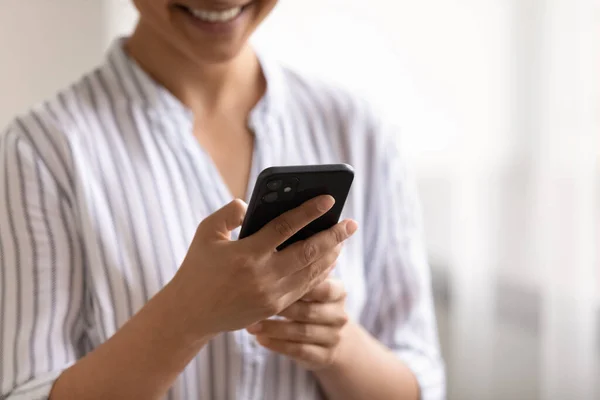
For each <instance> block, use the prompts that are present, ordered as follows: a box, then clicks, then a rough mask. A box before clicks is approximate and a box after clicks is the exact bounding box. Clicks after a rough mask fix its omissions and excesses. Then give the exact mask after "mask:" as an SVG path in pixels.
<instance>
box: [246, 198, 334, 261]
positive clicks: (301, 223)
mask: <svg viewBox="0 0 600 400" xmlns="http://www.w3.org/2000/svg"><path fill="white" fill-rule="evenodd" d="M334 203H335V200H334V198H333V197H331V196H319V197H316V198H314V199H311V200H309V201H307V202H306V203H304V204H302V205H301V206H300V207H297V208H295V209H293V210H290V211H288V212H286V213H284V214H282V215H280V216H279V217H277V218H275V219H274V220H273V221H271V222H269V223H268V224H267V225H266V226H264V227H263V228H262V229H261V230H260V231H258V232H256V233H255V234H254V235H252V236H251V237H250V238H248V239H249V240H252V241H253V242H254V245H255V246H256V247H258V248H262V249H265V250H267V249H268V250H275V249H276V248H277V247H278V246H279V245H280V244H282V243H283V242H285V241H286V240H288V239H289V238H291V237H292V236H294V235H295V234H296V233H297V232H298V231H299V230H300V229H302V228H304V227H305V226H306V225H308V224H309V223H311V222H312V221H314V220H315V219H317V218H319V217H320V216H322V215H323V214H325V213H326V212H327V211H329V210H330V209H331V207H333V204H334Z"/></svg>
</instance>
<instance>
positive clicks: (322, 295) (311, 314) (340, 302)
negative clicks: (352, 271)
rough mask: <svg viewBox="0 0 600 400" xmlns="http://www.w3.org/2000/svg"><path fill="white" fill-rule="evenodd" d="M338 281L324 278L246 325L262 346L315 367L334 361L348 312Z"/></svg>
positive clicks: (312, 367) (344, 294) (308, 367)
mask: <svg viewBox="0 0 600 400" xmlns="http://www.w3.org/2000/svg"><path fill="white" fill-rule="evenodd" d="M345 300H346V290H345V289H344V285H343V284H342V282H340V281H338V280H333V279H328V280H326V281H324V282H323V283H321V284H320V285H318V286H317V287H315V289H313V290H312V291H311V292H309V293H308V294H306V296H304V297H303V298H302V299H301V300H299V301H297V302H296V303H294V304H292V305H291V306H290V307H288V308H287V309H285V310H284V311H283V312H281V313H280V314H279V315H280V316H282V317H285V318H286V319H285V320H266V321H262V322H259V323H257V324H254V325H252V326H250V327H248V328H247V330H248V332H250V333H251V334H253V335H256V339H257V341H258V342H259V343H260V344H261V345H262V346H264V347H266V348H268V349H270V350H272V351H274V352H277V353H280V354H283V355H286V356H288V357H290V358H292V359H294V360H295V361H296V362H298V363H299V364H300V365H301V366H303V367H304V368H306V369H308V370H310V371H317V370H320V369H324V368H326V367H328V366H330V365H332V364H333V363H334V362H335V361H336V357H337V355H338V353H339V348H340V344H341V343H342V341H343V340H344V333H345V329H344V328H345V326H346V324H347V322H348V315H347V314H346V311H345V309H344V305H345Z"/></svg>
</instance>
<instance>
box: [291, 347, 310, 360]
mask: <svg viewBox="0 0 600 400" xmlns="http://www.w3.org/2000/svg"><path fill="white" fill-rule="evenodd" d="M290 350H291V351H290V353H291V354H292V355H293V356H294V357H297V358H305V357H306V356H307V355H308V349H307V347H306V345H304V344H297V345H295V346H291V349H290Z"/></svg>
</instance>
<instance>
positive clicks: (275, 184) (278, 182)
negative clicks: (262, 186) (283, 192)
mask: <svg viewBox="0 0 600 400" xmlns="http://www.w3.org/2000/svg"><path fill="white" fill-rule="evenodd" d="M281 185H283V181H281V180H276V181H271V182H269V183H267V188H268V189H269V190H279V188H280V187H281Z"/></svg>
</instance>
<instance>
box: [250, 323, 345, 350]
mask: <svg viewBox="0 0 600 400" xmlns="http://www.w3.org/2000/svg"><path fill="white" fill-rule="evenodd" d="M247 330H248V332H250V333H251V334H253V335H257V336H265V337H268V338H271V339H281V340H289V341H292V342H298V343H309V344H317V345H319V346H333V345H336V344H338V343H339V341H340V329H339V328H337V327H333V326H329V325H318V324H305V323H301V322H291V321H281V320H265V321H262V322H259V323H258V324H254V325H252V326H250V327H248V328H247Z"/></svg>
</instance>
